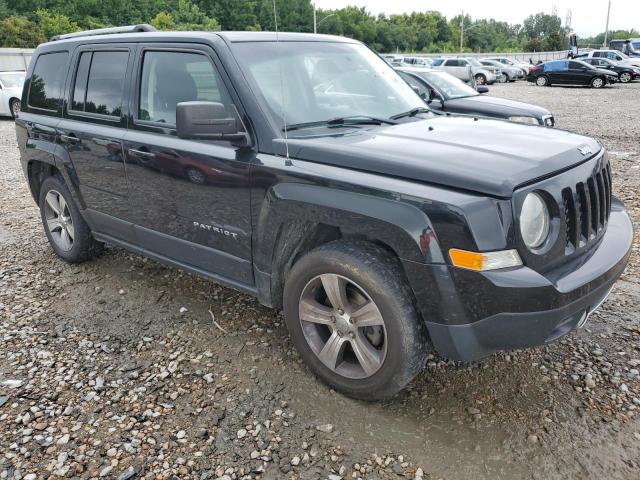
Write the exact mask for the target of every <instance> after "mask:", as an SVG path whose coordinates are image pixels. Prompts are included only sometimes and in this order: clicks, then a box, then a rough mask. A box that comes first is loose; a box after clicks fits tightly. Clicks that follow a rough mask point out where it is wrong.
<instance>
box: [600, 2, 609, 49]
mask: <svg viewBox="0 0 640 480" xmlns="http://www.w3.org/2000/svg"><path fill="white" fill-rule="evenodd" d="M609 13H611V0H609V6H608V7H607V26H606V28H605V29H604V43H603V44H602V46H603V47H606V46H607V40H608V38H609Z"/></svg>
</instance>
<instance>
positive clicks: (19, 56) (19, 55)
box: [0, 48, 33, 72]
mask: <svg viewBox="0 0 640 480" xmlns="http://www.w3.org/2000/svg"><path fill="white" fill-rule="evenodd" d="M31 55H33V49H30V48H0V72H10V71H15V70H26V69H27V68H28V67H29V62H31Z"/></svg>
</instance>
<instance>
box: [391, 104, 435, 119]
mask: <svg viewBox="0 0 640 480" xmlns="http://www.w3.org/2000/svg"><path fill="white" fill-rule="evenodd" d="M431 112H432V110H431V109H430V108H426V107H416V108H412V109H411V110H409V111H408V112H402V113H399V114H397V115H394V116H393V117H390V118H391V120H398V119H399V118H404V117H415V116H416V115H418V114H419V113H431Z"/></svg>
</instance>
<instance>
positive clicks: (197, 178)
mask: <svg viewBox="0 0 640 480" xmlns="http://www.w3.org/2000/svg"><path fill="white" fill-rule="evenodd" d="M185 173H186V175H187V178H188V179H189V181H190V182H191V183H195V184H196V185H204V184H205V183H206V182H207V177H206V176H205V175H204V173H203V172H202V170H200V169H198V168H195V167H187V169H186V170H185Z"/></svg>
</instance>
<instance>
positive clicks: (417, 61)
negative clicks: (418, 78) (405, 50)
mask: <svg viewBox="0 0 640 480" xmlns="http://www.w3.org/2000/svg"><path fill="white" fill-rule="evenodd" d="M402 61H403V62H404V63H406V64H408V65H413V66H414V67H428V68H430V67H431V64H433V60H432V59H430V58H427V57H404V58H403V59H402Z"/></svg>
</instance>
